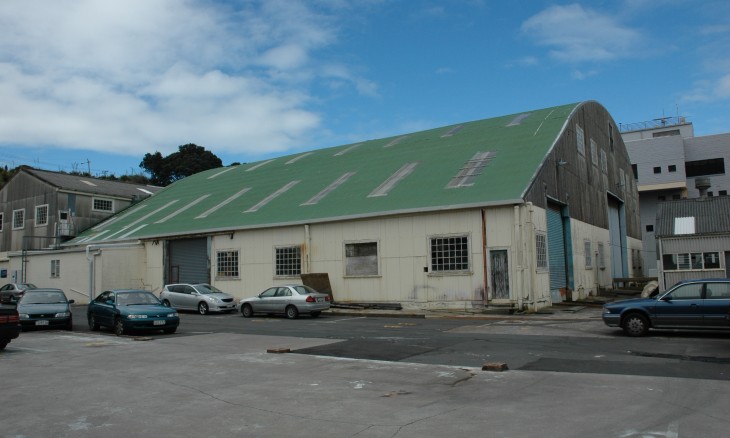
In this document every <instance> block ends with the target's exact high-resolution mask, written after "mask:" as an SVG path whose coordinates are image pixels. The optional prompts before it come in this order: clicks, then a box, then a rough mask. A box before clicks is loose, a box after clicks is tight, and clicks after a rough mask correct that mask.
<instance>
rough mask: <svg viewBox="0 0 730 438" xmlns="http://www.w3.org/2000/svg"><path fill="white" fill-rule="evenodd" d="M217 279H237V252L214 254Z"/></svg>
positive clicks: (229, 251)
mask: <svg viewBox="0 0 730 438" xmlns="http://www.w3.org/2000/svg"><path fill="white" fill-rule="evenodd" d="M215 275H216V277H217V278H238V277H239V273H238V250H226V251H218V252H217V253H216V272H215Z"/></svg>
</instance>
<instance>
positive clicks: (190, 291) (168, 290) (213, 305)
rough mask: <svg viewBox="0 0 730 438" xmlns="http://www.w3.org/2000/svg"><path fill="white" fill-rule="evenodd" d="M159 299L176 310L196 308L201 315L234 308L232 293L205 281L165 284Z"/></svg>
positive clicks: (234, 302)
mask: <svg viewBox="0 0 730 438" xmlns="http://www.w3.org/2000/svg"><path fill="white" fill-rule="evenodd" d="M160 300H161V301H162V304H164V305H165V306H168V307H174V308H176V309H178V310H179V309H187V310H197V311H198V313H200V314H201V315H206V314H208V313H209V312H232V311H234V310H236V300H235V299H234V298H233V295H229V294H227V293H225V292H223V291H222V290H220V289H217V288H216V287H214V286H211V285H209V284H205V283H199V284H187V283H183V284H168V285H165V287H164V288H162V292H160Z"/></svg>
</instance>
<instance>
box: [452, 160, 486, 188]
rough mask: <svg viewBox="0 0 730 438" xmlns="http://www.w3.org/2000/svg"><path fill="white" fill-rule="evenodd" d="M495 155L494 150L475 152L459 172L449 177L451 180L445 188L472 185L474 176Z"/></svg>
mask: <svg viewBox="0 0 730 438" xmlns="http://www.w3.org/2000/svg"><path fill="white" fill-rule="evenodd" d="M496 155H497V154H496V153H495V152H477V153H476V154H474V156H473V157H472V158H471V160H469V161H467V162H466V164H465V165H464V167H462V168H461V170H460V171H459V173H457V174H456V176H455V177H453V178H451V181H449V184H447V185H446V188H447V189H453V188H457V187H468V186H471V185H473V184H474V180H475V179H476V177H478V176H479V175H481V174H482V172H483V171H484V168H485V167H486V166H487V164H489V162H490V161H492V159H493V158H494V157H495V156H496Z"/></svg>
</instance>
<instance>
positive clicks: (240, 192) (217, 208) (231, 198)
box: [195, 187, 251, 219]
mask: <svg viewBox="0 0 730 438" xmlns="http://www.w3.org/2000/svg"><path fill="white" fill-rule="evenodd" d="M249 190H251V187H244V188H243V189H241V190H240V191H238V192H237V193H234V194H233V195H231V196H229V197H228V198H227V199H226V200H225V201H223V202H221V203H220V204H218V205H216V206H214V207H212V208H210V209H208V210H207V211H206V212H205V213H203V214H200V215H198V216H195V219H203V218H206V217H208V216H209V215H210V214H211V213H214V212H215V211H217V210H220V209H221V208H223V207H225V206H226V205H228V204H230V203H231V202H233V201H235V200H236V199H238V198H240V197H241V196H243V194H244V193H246V192H247V191H249Z"/></svg>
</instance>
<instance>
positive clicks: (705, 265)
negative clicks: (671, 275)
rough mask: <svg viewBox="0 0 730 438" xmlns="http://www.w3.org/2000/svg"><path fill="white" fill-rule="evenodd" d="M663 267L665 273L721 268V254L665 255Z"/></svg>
mask: <svg viewBox="0 0 730 438" xmlns="http://www.w3.org/2000/svg"><path fill="white" fill-rule="evenodd" d="M662 266H663V267H664V270H665V271H699V270H704V269H719V268H720V253H719V252H694V253H680V254H664V255H663V256H662Z"/></svg>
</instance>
